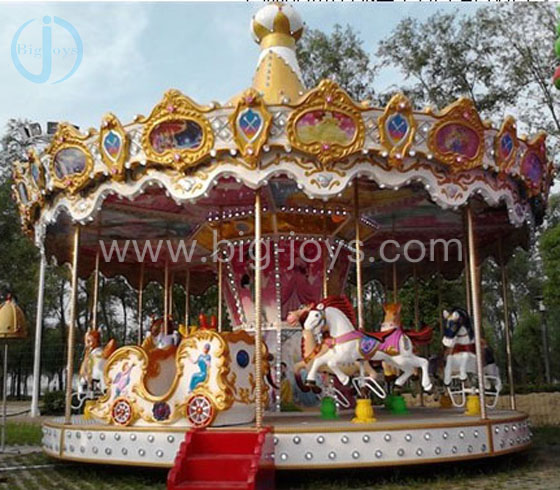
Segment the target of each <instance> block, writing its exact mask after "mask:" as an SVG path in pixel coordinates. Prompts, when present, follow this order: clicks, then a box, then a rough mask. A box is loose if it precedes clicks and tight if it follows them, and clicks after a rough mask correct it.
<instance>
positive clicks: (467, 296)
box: [462, 211, 472, 316]
mask: <svg viewBox="0 0 560 490" xmlns="http://www.w3.org/2000/svg"><path fill="white" fill-rule="evenodd" d="M463 222H464V224H465V225H466V223H467V213H466V211H465V212H464V213H463ZM463 228H464V230H463V231H464V234H465V240H464V243H463V248H464V249H465V250H464V251H463V254H462V256H463V261H464V263H465V302H466V303H467V304H466V305H465V306H466V310H467V313H468V314H469V316H471V315H472V307H471V304H472V301H471V281H470V278H469V270H470V268H469V260H470V259H469V243H468V240H469V239H468V230H467V227H466V226H464V227H463Z"/></svg>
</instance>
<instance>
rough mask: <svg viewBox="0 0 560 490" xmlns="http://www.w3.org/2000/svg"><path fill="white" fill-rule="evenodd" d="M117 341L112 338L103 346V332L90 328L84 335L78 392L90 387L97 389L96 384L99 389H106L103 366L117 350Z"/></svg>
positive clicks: (83, 391)
mask: <svg viewBox="0 0 560 490" xmlns="http://www.w3.org/2000/svg"><path fill="white" fill-rule="evenodd" d="M116 348H117V342H116V340H115V339H110V340H109V342H107V343H106V344H105V346H104V347H102V346H101V332H100V331H99V330H97V329H93V328H88V329H87V330H86V333H85V336H84V355H83V358H82V363H81V365H80V371H79V383H78V393H79V394H83V393H85V392H86V391H87V390H88V389H89V390H92V391H95V386H94V385H95V384H97V385H98V386H97V388H98V389H99V391H101V392H104V391H105V380H104V379H103V368H104V367H105V363H106V362H107V359H109V357H110V356H111V354H112V353H113V352H114V351H115V350H116Z"/></svg>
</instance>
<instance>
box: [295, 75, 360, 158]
mask: <svg viewBox="0 0 560 490" xmlns="http://www.w3.org/2000/svg"><path fill="white" fill-rule="evenodd" d="M363 110H364V108H363V107H360V106H358V105H356V104H355V102H354V101H353V100H352V99H351V98H350V96H349V95H348V94H347V93H346V92H344V90H342V89H341V88H340V87H339V86H338V85H337V84H336V83H335V82H333V81H332V80H323V81H322V82H321V83H320V84H319V85H318V86H317V88H315V89H313V90H311V91H310V92H309V93H308V94H307V95H306V96H305V97H304V98H303V99H302V100H301V102H300V103H298V104H297V105H296V106H295V110H294V111H293V112H292V113H291V114H290V116H289V118H288V122H287V134H288V139H289V141H290V144H291V145H292V146H293V147H294V148H296V149H298V150H300V151H303V152H305V153H310V154H312V155H315V156H316V157H317V159H318V160H319V162H320V163H321V165H322V166H323V168H330V167H331V166H332V164H333V163H334V162H336V161H337V160H340V159H342V158H345V157H347V156H348V155H350V154H352V153H355V152H357V151H359V150H360V149H361V148H362V147H363V145H364V140H365V125H364V122H363V119H362V116H361V111H363ZM314 115H317V116H320V118H321V119H320V121H319V122H316V121H313V119H314ZM306 116H307V118H308V119H310V124H306V125H305V126H304V125H303V122H304V120H303V119H302V118H305V117H306ZM342 126H345V127H344V128H343V127H342ZM304 128H305V129H307V130H309V131H307V132H309V133H310V134H309V135H307V134H305V133H304V132H303V129H304ZM311 130H312V131H313V132H312V133H311Z"/></svg>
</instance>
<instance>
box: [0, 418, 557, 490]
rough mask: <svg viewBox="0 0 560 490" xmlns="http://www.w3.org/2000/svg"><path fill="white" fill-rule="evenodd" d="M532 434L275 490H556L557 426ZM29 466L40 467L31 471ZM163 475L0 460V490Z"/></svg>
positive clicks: (115, 489) (292, 481)
mask: <svg viewBox="0 0 560 490" xmlns="http://www.w3.org/2000/svg"><path fill="white" fill-rule="evenodd" d="M12 425H13V427H12V428H10V431H16V432H12V435H13V434H15V433H17V431H18V430H19V431H20V432H19V433H17V435H18V440H20V437H19V435H20V434H22V435H23V434H26V436H25V437H27V438H28V440H29V441H32V442H31V443H33V444H36V443H37V441H38V438H40V437H41V434H40V429H39V430H36V429H34V428H33V429H32V428H30V427H29V425H30V424H12ZM26 426H27V427H26ZM534 432H535V444H534V446H533V447H532V448H531V449H530V450H529V451H527V452H525V453H522V454H514V455H511V456H503V457H500V458H495V459H488V460H485V461H479V462H464V463H448V464H438V465H430V466H419V467H410V468H399V467H395V468H390V469H385V470H379V469H362V470H359V471H358V470H337V471H324V470H322V471H307V472H295V473H292V472H283V473H279V474H278V478H277V482H278V490H335V489H336V490H347V489H348V490H350V489H352V490H368V489H372V490H373V489H375V490H378V489H383V490H393V489H401V490H402V489H406V488H412V489H423V490H439V489H441V490H443V489H445V490H448V489H453V490H455V489H457V490H458V489H465V490H466V489H469V490H471V489H473V488H476V489H488V490H498V489H504V490H505V489H508V490H509V489H510V488H516V489H532V488H534V489H539V490H551V489H558V488H560V483H559V482H560V427H544V428H538V429H536V430H535V431H534ZM34 465H38V466H39V467H37V468H32V466H34ZM42 465H47V466H45V467H43V466H42ZM14 467H19V468H18V469H15V468H14ZM6 470H8V471H6ZM166 476H167V471H162V470H153V469H142V468H136V467H134V468H133V467H112V466H100V465H84V464H66V463H59V462H56V461H53V460H51V459H49V458H47V457H46V456H45V455H43V454H42V453H33V454H29V455H25V456H3V457H2V458H0V490H2V489H4V488H6V489H10V490H11V489H17V488H20V489H25V490H35V489H55V488H56V489H59V488H60V489H80V490H82V489H107V490H109V489H111V490H120V489H123V490H124V489H127V490H136V489H146V490H148V489H149V490H164V489H165V479H166Z"/></svg>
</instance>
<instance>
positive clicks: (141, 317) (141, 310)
mask: <svg viewBox="0 0 560 490" xmlns="http://www.w3.org/2000/svg"><path fill="white" fill-rule="evenodd" d="M143 336H144V262H142V263H141V264H140V280H139V281H138V345H142V341H143V340H144V339H143Z"/></svg>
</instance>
